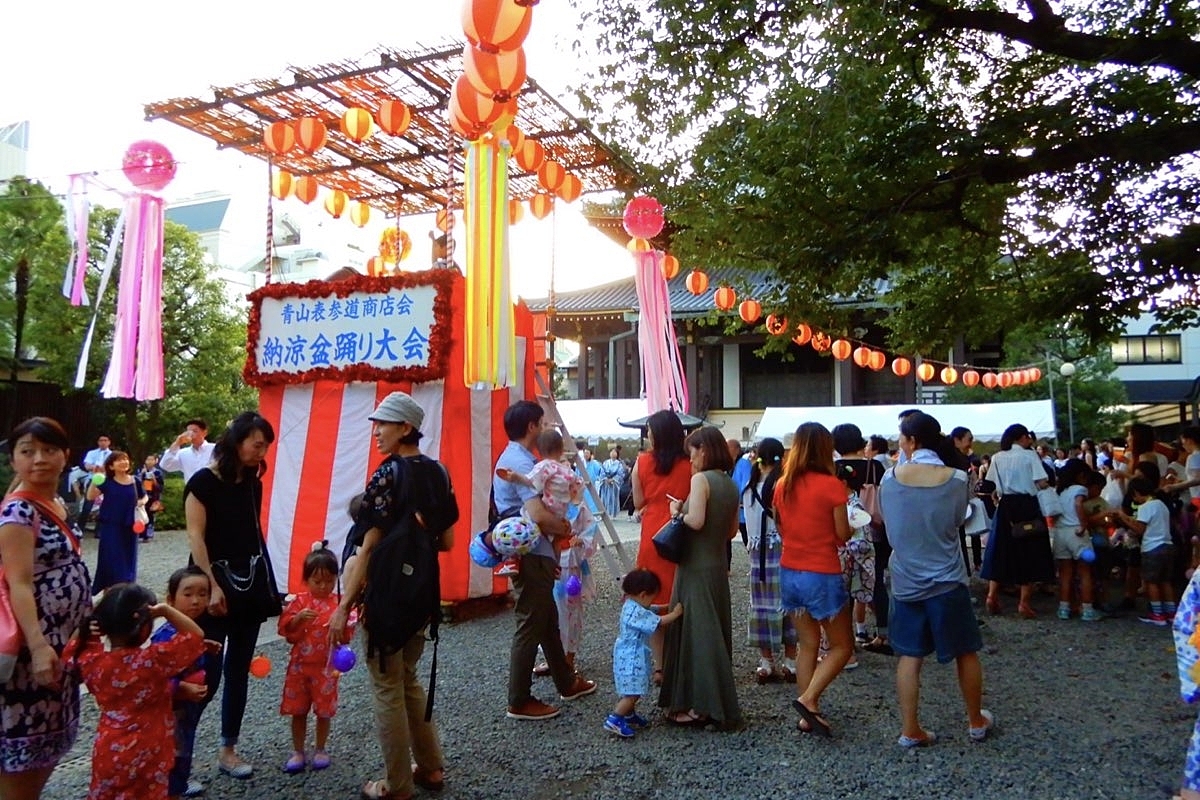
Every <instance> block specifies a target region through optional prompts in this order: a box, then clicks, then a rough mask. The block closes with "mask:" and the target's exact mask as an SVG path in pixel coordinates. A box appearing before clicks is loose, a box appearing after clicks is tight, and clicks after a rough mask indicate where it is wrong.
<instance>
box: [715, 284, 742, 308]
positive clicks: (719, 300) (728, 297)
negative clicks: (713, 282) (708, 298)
mask: <svg viewBox="0 0 1200 800" xmlns="http://www.w3.org/2000/svg"><path fill="white" fill-rule="evenodd" d="M713 303H714V304H715V305H716V307H717V308H719V309H721V310H722V311H728V310H730V309H731V308H733V307H734V306H735V305H737V292H735V291H734V290H733V289H732V288H730V287H728V286H722V287H721V288H720V289H717V291H716V294H715V295H714V296H713Z"/></svg>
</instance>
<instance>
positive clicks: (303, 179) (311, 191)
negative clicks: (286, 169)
mask: <svg viewBox="0 0 1200 800" xmlns="http://www.w3.org/2000/svg"><path fill="white" fill-rule="evenodd" d="M292 194H294V195H296V199H297V200H299V201H300V202H301V203H304V204H306V205H307V204H308V203H311V202H312V201H313V200H316V199H317V179H316V178H314V177H312V176H309V175H301V176H300V177H298V178H296V179H294V180H293V181H292Z"/></svg>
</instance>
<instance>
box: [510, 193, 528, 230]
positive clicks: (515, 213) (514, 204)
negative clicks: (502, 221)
mask: <svg viewBox="0 0 1200 800" xmlns="http://www.w3.org/2000/svg"><path fill="white" fill-rule="evenodd" d="M524 216H525V207H524V206H522V205H521V201H520V200H516V199H513V200H509V201H508V224H509V225H516V224H517V223H518V222H520V221H521V219H522V218H524Z"/></svg>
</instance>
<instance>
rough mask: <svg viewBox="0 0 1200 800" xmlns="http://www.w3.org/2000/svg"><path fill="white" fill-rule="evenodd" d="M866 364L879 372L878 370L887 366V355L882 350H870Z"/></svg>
mask: <svg viewBox="0 0 1200 800" xmlns="http://www.w3.org/2000/svg"><path fill="white" fill-rule="evenodd" d="M867 366H868V367H870V368H871V369H873V370H875V371H876V372H879V370H881V369H883V368H884V367H886V366H887V356H885V355H884V354H883V351H882V350H872V351H871V358H870V359H869V360H868V361H867Z"/></svg>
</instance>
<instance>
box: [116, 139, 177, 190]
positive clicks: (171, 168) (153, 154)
mask: <svg viewBox="0 0 1200 800" xmlns="http://www.w3.org/2000/svg"><path fill="white" fill-rule="evenodd" d="M121 171H122V172H124V173H125V177H126V178H128V179H129V182H130V183H132V184H133V185H134V186H136V187H137V188H139V189H145V190H147V191H151V192H158V191H162V190H163V189H165V188H166V187H167V184H168V183H170V182H171V180H172V179H173V178H174V177H175V156H173V155H171V151H170V150H168V149H167V148H166V146H165V145H162V144H159V143H158V142H155V141H152V140H150V139H142V140H140V141H137V142H134V143H133V144H131V145H129V147H128V148H127V149H126V150H125V156H124V158H123V159H122V160H121Z"/></svg>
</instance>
